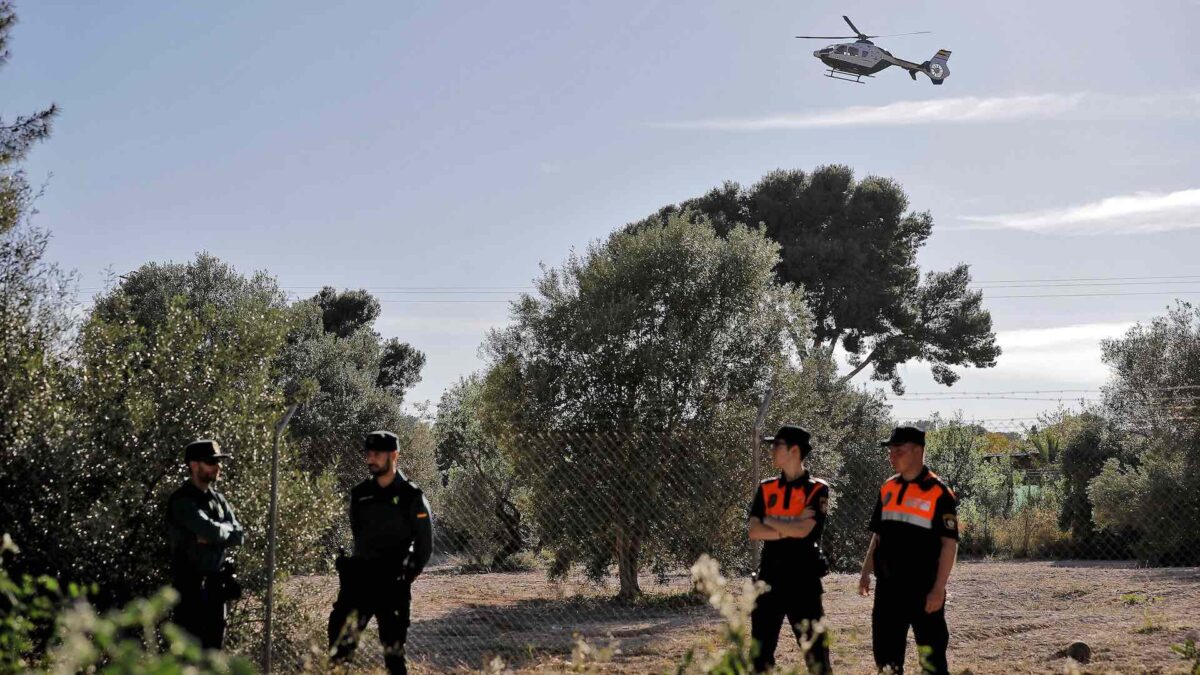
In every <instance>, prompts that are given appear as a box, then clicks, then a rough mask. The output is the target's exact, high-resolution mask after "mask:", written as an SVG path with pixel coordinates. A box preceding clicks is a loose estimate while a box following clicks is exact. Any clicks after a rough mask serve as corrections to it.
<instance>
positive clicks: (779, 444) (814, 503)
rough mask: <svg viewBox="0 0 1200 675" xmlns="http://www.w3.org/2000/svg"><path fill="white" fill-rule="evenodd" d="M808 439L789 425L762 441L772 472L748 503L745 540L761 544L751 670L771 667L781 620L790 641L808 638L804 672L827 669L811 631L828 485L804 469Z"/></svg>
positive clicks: (819, 640) (822, 646)
mask: <svg viewBox="0 0 1200 675" xmlns="http://www.w3.org/2000/svg"><path fill="white" fill-rule="evenodd" d="M809 439H810V437H809V433H808V432H807V431H805V430H804V429H801V428H800V427H797V426H791V425H787V426H784V427H782V428H781V429H780V430H779V433H777V434H775V436H772V437H767V438H764V439H763V442H765V443H770V444H771V459H772V461H773V462H774V464H775V468H777V469H779V471H780V474H779V476H778V477H776V478H768V479H767V480H764V481H763V482H762V483H761V484H760V485H759V486H758V490H757V491H756V492H755V493H754V501H753V502H752V503H751V504H750V514H749V524H748V529H749V536H750V539H751V540H752V541H762V542H763V550H762V562H761V564H760V565H759V568H758V573H757V574H756V575H755V578H756V579H758V580H759V581H763V582H765V583H766V584H767V586H768V589H767V592H766V593H764V594H763V595H760V596H759V597H758V602H757V603H756V604H755V607H754V611H753V612H752V613H751V614H750V633H751V636H752V637H753V638H754V641H755V643H756V645H757V649H758V651H757V652H756V653H755V656H754V670H755V672H759V673H761V672H765V671H767V670H770V669H771V668H772V667H773V666H774V665H775V647H776V645H777V644H778V642H779V629H780V627H781V626H782V624H783V619H784V618H785V617H786V618H787V620H788V623H790V624H791V626H792V631H793V633H794V634H795V636H796V641H797V643H800V644H805V643H809V642H811V643H812V645H811V647H810V649H809V652H808V654H807V655H806V657H805V662H806V665H807V666H808V669H809V672H812V673H830V672H833V671H832V669H831V668H830V664H829V647H828V641H827V636H826V635H825V634H823V633H822V634H816V633H815V632H814V624H815V623H816V622H818V621H821V620H822V619H823V618H824V617H825V609H824V608H823V607H822V606H821V594H822V593H823V592H824V589H823V588H822V586H821V577H823V576H825V574H826V572H828V565H827V563H826V561H825V556H824V555H823V554H822V553H821V547H820V542H821V533H822V532H823V531H824V529H825V516H826V513H827V512H828V511H829V484H828V483H826V482H825V481H823V480H821V479H819V478H813V477H812V476H810V475H809V473H808V471H807V470H806V469H805V468H804V460H805V459H806V458H807V457H808V455H809V453H811V452H812V444H811V443H810V440H809Z"/></svg>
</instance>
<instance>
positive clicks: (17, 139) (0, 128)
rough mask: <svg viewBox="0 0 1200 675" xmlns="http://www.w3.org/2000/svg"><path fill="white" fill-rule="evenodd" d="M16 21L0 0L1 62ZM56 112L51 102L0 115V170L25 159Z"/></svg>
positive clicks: (1, 225) (6, 0)
mask: <svg viewBox="0 0 1200 675" xmlns="http://www.w3.org/2000/svg"><path fill="white" fill-rule="evenodd" d="M16 23H17V14H16V11H15V10H14V9H13V3H12V2H11V0H0V66H2V65H4V63H5V62H7V61H8V55H9V52H8V41H9V33H10V31H11V30H12V28H13V26H14V25H16ZM57 114H58V107H57V106H55V105H53V104H52V105H51V106H50V107H48V108H45V109H43V110H39V111H37V112H35V113H33V114H31V115H18V116H17V117H16V118H15V119H13V120H12V121H11V122H5V121H4V119H3V118H0V170H3V169H4V168H6V167H8V166H9V165H11V164H14V163H16V162H19V161H21V160H22V159H24V158H25V155H26V154H27V153H28V152H29V149H30V148H31V147H32V146H33V144H34V143H37V142H38V141H41V140H44V139H45V138H46V137H48V136H49V135H50V128H51V122H52V121H53V120H54V117H55V116H56V115H57ZM0 213H2V212H0ZM4 232H5V227H4V221H3V220H2V219H0V234H3V233H4Z"/></svg>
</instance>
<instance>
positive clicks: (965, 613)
mask: <svg viewBox="0 0 1200 675" xmlns="http://www.w3.org/2000/svg"><path fill="white" fill-rule="evenodd" d="M857 582H858V578H857V575H830V576H828V577H826V579H825V589H826V594H825V610H826V613H827V615H828V619H829V622H830V625H831V629H832V631H833V641H834V642H833V659H834V661H833V663H834V667H835V668H836V669H837V670H838V672H844V673H869V672H872V671H873V670H874V665H873V662H872V659H871V631H870V609H871V600H870V599H867V598H860V597H858V595H857V594H856V589H857ZM334 585H335V580H332V579H328V578H322V577H307V578H299V579H293V580H292V582H291V584H290V585H289V595H292V597H302V598H304V599H305V601H304V603H303V606H302V607H301V608H300V611H302V612H304V613H305V615H306V622H313V623H311V624H310V625H318V624H323V622H324V620H325V616H326V615H327V613H328V608H329V605H330V603H331V602H332V599H333V594H334V591H335V588H334ZM642 589H643V591H646V597H645V599H644V600H642V601H639V602H637V603H634V604H621V603H617V602H616V601H614V600H612V596H613V595H615V588H614V586H613V584H612V582H609V583H607V584H603V585H595V584H589V583H586V582H584V581H582V580H578V579H572V580H568V581H566V582H551V581H548V580H547V579H546V575H545V573H544V572H540V571H534V572H519V573H497V574H468V575H460V574H454V573H453V572H452V569H451V568H449V567H434V568H431V569H429V570H428V571H427V572H426V574H425V575H423V576H422V577H421V579H420V580H418V582H417V583H416V585H415V586H414V589H413V625H412V627H411V629H410V631H409V655H410V662H411V663H412V664H413V665H414V667H413V668H412V670H413V671H414V672H417V673H444V672H470V671H477V670H478V669H479V668H480V666H481V665H482V664H483V663H484V662H485V661H488V660H490V659H491V658H492V657H494V656H500V657H502V658H503V659H504V660H505V662H506V663H507V664H508V666H509V667H510V668H512V669H513V670H515V671H516V672H519V673H548V672H561V671H563V670H567V669H569V665H570V659H571V648H572V644H573V635H574V634H576V633H578V634H580V635H582V636H584V637H585V638H586V639H587V640H588V641H589V642H590V643H592V644H594V645H596V646H601V647H603V646H608V645H611V644H613V643H615V645H616V647H617V649H618V650H619V652H618V653H616V654H615V655H614V656H613V657H612V659H611V661H609V662H607V663H604V664H602V665H600V666H598V667H597V670H598V671H600V672H611V673H663V672H672V671H673V667H674V664H676V663H677V662H678V661H679V660H680V659H681V658H682V657H683V655H684V654H685V652H687V650H688V649H690V648H701V649H703V648H705V647H709V646H715V645H716V644H717V643H718V637H719V633H718V628H719V624H718V621H717V618H716V614H715V612H714V611H713V610H711V609H709V608H708V607H707V606H706V605H704V604H700V603H698V602H697V601H695V600H694V599H692V598H690V597H689V596H688V594H687V591H688V589H689V583H688V580H687V579H686V577H684V576H683V575H679V576H677V577H672V578H671V579H669V580H668V583H667V584H666V585H660V584H657V583H656V582H655V581H654V580H653V579H651V578H649V577H647V578H645V579H643V580H642ZM947 619H948V622H949V623H950V632H951V641H950V665H951V670H952V671H953V672H955V673H961V672H964V671H969V672H971V673H1062V672H1067V671H1069V670H1070V669H1071V668H1072V667H1073V666H1075V665H1076V664H1075V663H1074V662H1073V661H1072V660H1071V659H1069V658H1067V657H1066V656H1065V654H1064V650H1065V648H1066V646H1067V645H1068V644H1070V643H1071V642H1073V641H1075V640H1082V641H1083V642H1086V643H1087V644H1088V645H1090V647H1091V649H1092V659H1091V662H1090V663H1089V664H1087V665H1082V664H1080V665H1078V668H1079V672H1083V673H1109V672H1119V673H1184V672H1188V667H1187V663H1186V662H1185V661H1183V660H1182V659H1181V658H1180V657H1178V656H1177V655H1176V654H1175V653H1173V652H1172V651H1171V649H1170V647H1171V645H1172V644H1177V643H1181V642H1183V641H1184V640H1185V639H1186V637H1188V636H1191V637H1193V638H1195V637H1197V629H1198V628H1200V569H1197V568H1169V569H1138V568H1135V567H1133V566H1132V565H1131V564H1129V563H1105V562H1086V563H1085V562H990V561H989V562H972V561H963V562H960V563H959V564H958V566H957V567H956V569H955V572H954V576H953V577H952V579H951V587H950V592H949V599H948V602H947ZM369 631H371V632H369V634H368V635H366V636H364V639H363V646H362V648H361V651H360V653H359V655H358V657H357V660H356V669H362V670H363V671H364V672H369V671H371V670H374V669H376V668H378V667H379V666H380V665H382V660H381V659H380V656H379V648H378V646H377V643H376V637H375V635H374V633H373V624H372V629H369ZM1197 642H1200V640H1197ZM777 656H778V660H779V663H780V665H781V666H787V665H792V664H795V663H797V662H798V659H799V656H798V650H797V648H796V647H795V644H794V642H793V641H792V640H790V638H789V637H788V636H785V637H784V638H781V640H780V649H779V651H778V654H777ZM906 670H907V671H908V672H918V671H917V668H916V655H915V649H914V648H913V647H912V643H911V636H910V648H909V664H908V666H907V668H906Z"/></svg>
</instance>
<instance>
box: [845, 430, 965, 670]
mask: <svg viewBox="0 0 1200 675" xmlns="http://www.w3.org/2000/svg"><path fill="white" fill-rule="evenodd" d="M881 445H883V446H885V447H887V449H888V459H889V460H890V461H891V463H892V467H893V468H894V469H895V470H896V471H897V472H898V473H897V474H896V475H894V476H892V477H891V478H889V479H888V480H887V482H886V483H884V484H883V487H881V488H880V489H879V499H878V500H877V501H876V502H875V512H874V513H873V514H872V515H871V524H870V529H871V531H872V532H874V533H875V534H874V536H872V537H871V544H870V545H869V546H868V547H867V555H866V559H865V560H864V561H863V568H862V577H861V578H860V579H859V584H858V591H859V595H863V596H866V595H868V594H869V593H870V592H871V573H872V572H874V574H875V578H876V579H877V580H878V584H877V587H876V589H875V607H874V609H873V610H872V611H871V646H872V648H873V651H874V652H875V665H876V666H877V667H878V668H880V669H881V670H882V669H883V668H885V667H889V668H891V672H893V673H897V674H901V673H903V672H904V652H905V648H906V647H907V643H908V628H909V626H912V629H913V637H915V638H916V642H917V648H918V650H920V652H921V654H920V661H921V667H922V670H924V671H925V672H928V673H949V672H950V671H949V667H948V666H947V663H946V646H947V645H948V644H949V642H950V631H949V629H948V628H947V627H946V583H947V582H948V581H949V579H950V571H951V570H952V569H953V568H954V557H955V555H956V554H957V552H958V514H957V510H956V509H957V506H958V499H957V498H956V497H955V496H954V492H952V491H951V490H950V488H949V487H947V485H946V484H945V483H944V482H942V479H940V478H938V476H937V475H936V474H934V473H933V472H932V471H930V470H929V467H927V466H925V432H924V431H921V430H920V429H917V428H915V427H897V428H896V429H894V430H893V431H892V435H891V438H889V439H887V440H886V441H883V442H882V443H881Z"/></svg>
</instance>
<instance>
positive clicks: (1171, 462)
mask: <svg viewBox="0 0 1200 675" xmlns="http://www.w3.org/2000/svg"><path fill="white" fill-rule="evenodd" d="M1102 354H1103V358H1104V362H1105V363H1106V364H1107V365H1108V366H1109V367H1110V368H1111V369H1112V371H1113V374H1112V377H1111V379H1110V381H1109V384H1108V386H1107V387H1106V390H1105V401H1104V408H1105V413H1106V415H1108V417H1109V419H1111V420H1113V423H1112V425H1111V426H1112V428H1111V430H1110V432H1109V436H1108V438H1109V439H1115V440H1110V443H1109V446H1110V449H1109V451H1108V452H1107V453H1100V454H1099V455H1098V456H1097V457H1096V460H1097V461H1099V462H1100V466H1099V467H1098V468H1097V469H1096V470H1095V471H1094V473H1092V474H1091V475H1090V476H1088V482H1087V484H1086V486H1085V488H1084V489H1085V491H1086V495H1087V498H1088V499H1089V500H1090V502H1091V504H1092V505H1094V508H1095V525H1096V526H1097V527H1099V528H1101V530H1102V531H1103V532H1104V533H1106V534H1112V535H1120V536H1122V537H1123V538H1124V539H1126V540H1128V541H1131V542H1133V548H1134V551H1135V553H1136V554H1137V556H1138V557H1139V558H1141V559H1142V560H1145V561H1147V562H1150V563H1153V564H1169V565H1193V564H1196V563H1197V562H1200V546H1197V544H1196V541H1195V537H1193V536H1191V534H1190V532H1189V531H1188V529H1187V528H1184V527H1180V526H1179V523H1189V522H1196V519H1197V518H1200V424H1197V422H1196V421H1197V420H1198V419H1200V396H1197V392H1198V391H1200V310H1198V309H1197V308H1195V307H1193V306H1192V305H1189V304H1187V303H1182V302H1181V303H1178V304H1177V305H1176V306H1175V307H1173V308H1171V309H1170V310H1169V311H1168V312H1167V314H1166V315H1165V316H1161V317H1158V318H1155V319H1154V320H1153V321H1151V322H1149V323H1148V324H1146V325H1140V324H1139V325H1137V326H1134V327H1133V328H1131V329H1130V330H1129V332H1127V333H1126V334H1125V336H1124V337H1122V338H1118V339H1113V340H1105V341H1104V342H1103V343H1102ZM1065 459H1066V456H1065V455H1064V467H1065Z"/></svg>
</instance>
